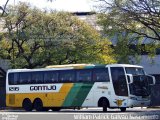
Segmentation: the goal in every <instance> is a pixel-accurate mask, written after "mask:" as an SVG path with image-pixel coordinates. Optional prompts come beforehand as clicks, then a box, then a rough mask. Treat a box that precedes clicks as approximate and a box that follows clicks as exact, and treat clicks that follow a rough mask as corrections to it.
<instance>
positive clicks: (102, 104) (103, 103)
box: [98, 97, 109, 112]
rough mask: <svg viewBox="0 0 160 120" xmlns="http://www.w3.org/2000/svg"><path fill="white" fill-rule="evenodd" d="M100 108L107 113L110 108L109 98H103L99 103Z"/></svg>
mask: <svg viewBox="0 0 160 120" xmlns="http://www.w3.org/2000/svg"><path fill="white" fill-rule="evenodd" d="M98 107H102V108H103V112H107V108H108V107H109V101H108V99H107V98H105V97H102V98H100V99H99V101H98Z"/></svg>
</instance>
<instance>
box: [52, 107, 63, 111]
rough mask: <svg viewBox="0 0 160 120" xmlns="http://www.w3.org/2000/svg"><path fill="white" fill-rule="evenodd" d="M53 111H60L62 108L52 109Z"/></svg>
mask: <svg viewBox="0 0 160 120" xmlns="http://www.w3.org/2000/svg"><path fill="white" fill-rule="evenodd" d="M51 109H52V111H60V110H61V107H52V108H51Z"/></svg>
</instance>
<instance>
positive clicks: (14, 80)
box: [8, 73, 19, 85]
mask: <svg viewBox="0 0 160 120" xmlns="http://www.w3.org/2000/svg"><path fill="white" fill-rule="evenodd" d="M18 81H19V74H18V73H9V74H8V82H9V85H16V84H18Z"/></svg>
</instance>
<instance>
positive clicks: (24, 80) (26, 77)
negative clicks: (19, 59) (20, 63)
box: [18, 72, 31, 84]
mask: <svg viewBox="0 0 160 120" xmlns="http://www.w3.org/2000/svg"><path fill="white" fill-rule="evenodd" d="M19 74H20V75H19V81H18V82H19V84H29V83H30V80H31V75H30V73H28V72H22V73H19Z"/></svg>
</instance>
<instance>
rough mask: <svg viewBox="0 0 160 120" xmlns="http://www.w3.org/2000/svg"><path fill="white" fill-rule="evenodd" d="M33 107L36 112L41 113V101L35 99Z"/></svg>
mask: <svg viewBox="0 0 160 120" xmlns="http://www.w3.org/2000/svg"><path fill="white" fill-rule="evenodd" d="M33 105H34V108H35V110H36V111H43V103H42V100H41V99H39V98H38V99H35V100H34V104H33Z"/></svg>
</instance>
